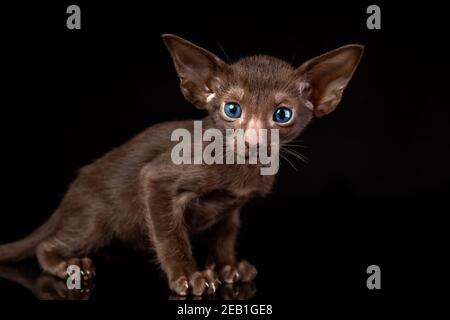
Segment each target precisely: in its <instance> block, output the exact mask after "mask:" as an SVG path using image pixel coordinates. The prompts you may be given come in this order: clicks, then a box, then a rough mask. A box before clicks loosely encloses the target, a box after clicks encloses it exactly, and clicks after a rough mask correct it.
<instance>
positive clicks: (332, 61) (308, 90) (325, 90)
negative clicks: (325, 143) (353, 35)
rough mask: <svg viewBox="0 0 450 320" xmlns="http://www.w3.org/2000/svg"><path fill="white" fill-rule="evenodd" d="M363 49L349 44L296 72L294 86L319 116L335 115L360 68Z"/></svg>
mask: <svg viewBox="0 0 450 320" xmlns="http://www.w3.org/2000/svg"><path fill="white" fill-rule="evenodd" d="M363 51H364V46H362V45H358V44H350V45H347V46H343V47H340V48H338V49H335V50H333V51H330V52H327V53H325V54H323V55H321V56H318V57H316V58H313V59H311V60H309V61H307V62H305V63H304V64H302V65H301V66H300V67H299V68H297V70H295V80H294V81H295V84H296V86H297V88H298V89H299V91H301V93H302V94H303V96H305V97H306V98H307V99H308V100H309V101H310V102H311V104H312V105H310V107H311V109H312V111H313V112H314V115H315V116H316V117H321V116H324V115H326V114H328V113H330V112H332V111H333V110H334V109H335V108H336V106H337V105H338V103H339V101H341V98H342V92H343V91H344V89H345V88H346V87H347V84H348V82H349V81H350V79H351V77H352V75H353V72H355V69H356V67H357V66H358V63H359V61H360V60H361V56H362V54H363Z"/></svg>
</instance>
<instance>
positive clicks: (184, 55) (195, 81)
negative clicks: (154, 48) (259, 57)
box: [162, 34, 228, 109]
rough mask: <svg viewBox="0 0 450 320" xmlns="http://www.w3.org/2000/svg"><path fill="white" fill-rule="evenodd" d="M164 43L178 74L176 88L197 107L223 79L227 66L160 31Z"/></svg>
mask: <svg viewBox="0 0 450 320" xmlns="http://www.w3.org/2000/svg"><path fill="white" fill-rule="evenodd" d="M162 38H163V40H164V43H165V44H166V46H167V49H169V52H170V55H171V56H172V59H173V63H174V65H175V69H176V70H177V73H178V76H179V77H180V87H181V92H182V93H183V95H184V97H185V98H186V100H188V101H189V102H190V103H192V104H194V105H195V106H197V107H198V108H200V109H204V108H206V107H207V105H208V102H209V101H210V99H211V98H212V97H214V94H215V92H216V89H217V87H218V86H220V83H221V82H223V81H224V79H222V77H224V76H225V73H226V70H227V69H228V65H227V64H226V63H225V62H224V61H222V60H221V59H220V58H218V57H217V56H216V55H214V54H212V53H211V52H209V51H207V50H205V49H202V48H200V47H198V46H196V45H195V44H193V43H191V42H189V41H186V40H184V39H182V38H180V37H178V36H175V35H172V34H163V35H162Z"/></svg>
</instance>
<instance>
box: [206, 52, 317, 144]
mask: <svg viewBox="0 0 450 320" xmlns="http://www.w3.org/2000/svg"><path fill="white" fill-rule="evenodd" d="M216 81H217V84H216V90H215V92H214V93H211V94H209V96H208V97H207V105H206V109H207V110H208V112H209V113H210V115H211V116H212V117H213V119H214V122H215V124H216V127H217V128H231V129H243V130H244V132H249V129H253V130H255V132H256V133H258V132H259V129H267V130H270V129H278V130H279V137H280V143H286V142H289V141H291V140H292V139H294V138H295V137H296V136H298V135H299V134H300V132H301V131H302V130H303V129H304V128H305V127H306V125H307V124H308V123H309V122H310V121H311V119H312V118H313V112H312V110H311V109H310V108H311V104H310V102H309V101H308V100H306V99H305V98H304V97H303V95H302V94H301V90H303V88H302V87H299V86H298V85H297V83H296V82H295V69H294V68H292V67H291V66H290V65H289V64H287V63H285V62H284V61H282V60H279V59H277V58H273V57H269V56H253V57H248V58H244V59H241V60H239V61H238V62H236V63H234V64H232V65H231V66H230V67H229V68H227V70H226V71H225V72H223V73H222V74H220V75H219V76H218V77H217V79H216ZM245 139H246V141H247V143H249V144H258V139H257V136H251V135H246V136H245Z"/></svg>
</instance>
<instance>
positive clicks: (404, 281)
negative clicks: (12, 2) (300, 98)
mask: <svg viewBox="0 0 450 320" xmlns="http://www.w3.org/2000/svg"><path fill="white" fill-rule="evenodd" d="M69 4H72V2H67V1H58V2H57V3H56V2H55V3H54V4H51V3H48V2H46V3H45V4H44V3H41V2H39V3H36V2H35V3H34V4H31V3H30V4H26V5H25V4H22V5H20V4H19V7H18V8H15V9H14V10H9V11H8V13H7V14H6V13H5V19H6V18H8V17H6V16H10V17H14V19H12V20H13V21H12V22H11V23H10V24H9V28H8V29H7V35H6V36H5V38H3V40H2V41H3V43H4V49H3V53H4V54H5V56H6V57H4V63H3V65H2V76H3V78H4V79H5V80H6V81H4V86H5V87H4V91H5V95H6V94H11V95H12V97H11V101H12V102H8V103H6V102H5V103H2V126H0V130H1V136H2V157H1V160H2V167H1V169H2V171H1V172H2V179H1V183H2V186H3V190H4V191H3V195H2V210H1V221H0V243H6V242H10V241H14V240H17V239H19V238H21V237H23V236H25V235H27V234H28V233H30V232H32V231H33V230H34V229H35V228H36V227H37V226H38V225H40V224H41V223H43V222H44V221H45V220H46V219H47V218H48V217H49V215H50V214H51V213H52V212H53V211H54V210H55V208H56V207H57V205H58V203H59V201H60V200H61V197H62V196H63V194H64V192H65V190H66V189H67V186H68V185H69V183H70V182H71V181H72V180H73V178H74V177H75V175H76V172H77V169H78V168H79V167H81V166H83V165H85V164H87V163H90V162H91V161H93V160H94V159H96V158H97V157H99V156H101V155H102V154H104V153H105V152H107V151H109V150H110V149H111V148H113V147H115V146H117V145H119V144H121V143H123V142H125V141H127V140H128V139H130V138H131V137H133V136H134V135H135V134H137V133H138V132H140V131H142V130H143V129H144V128H146V127H147V126H150V125H152V124H155V123H159V122H162V121H169V120H177V119H191V118H199V117H201V116H202V115H203V113H201V112H200V111H199V110H196V109H195V108H194V107H193V106H190V105H189V104H188V103H186V102H185V101H184V99H183V97H182V95H181V93H180V91H179V81H178V79H177V78H176V74H175V71H174V69H173V65H172V63H171V61H170V58H169V56H168V53H167V51H166V49H165V48H164V46H163V44H162V42H161V39H160V34H161V33H163V32H171V33H176V34H179V35H181V36H183V37H185V38H187V39H189V40H191V41H193V42H195V43H197V44H199V45H201V46H203V47H205V48H207V49H209V50H211V51H213V52H215V53H217V54H218V55H219V56H221V57H223V58H225V57H224V55H223V54H222V53H221V52H222V50H221V49H220V46H219V45H218V44H217V41H219V43H220V45H221V46H222V47H223V48H224V49H225V51H226V53H227V55H228V56H229V57H230V59H231V60H233V61H234V60H236V59H238V58H239V57H242V56H245V55H249V54H254V53H267V54H271V55H275V56H277V57H280V58H283V59H286V60H288V61H290V62H292V63H293V64H294V65H298V64H300V63H301V62H303V61H305V60H307V59H309V58H311V57H313V56H316V55H318V54H321V53H323V52H326V51H328V50H331V49H333V48H336V47H339V46H341V45H344V44H347V43H362V44H365V45H366V51H365V54H364V57H363V59H362V61H361V65H360V66H359V67H358V70H357V72H356V73H355V76H354V78H353V79H352V81H351V82H350V84H349V86H348V89H347V90H346V92H345V95H344V97H343V100H342V102H341V103H340V105H339V106H338V108H337V110H336V111H335V112H334V113H333V114H331V115H330V116H328V117H325V118H323V119H320V120H317V121H316V122H315V123H314V124H312V126H311V127H310V128H309V129H308V130H307V131H306V132H305V134H304V135H303V136H302V137H301V138H300V140H302V141H301V144H303V145H305V146H306V147H307V148H301V149H299V151H300V152H302V153H303V154H305V155H306V156H307V157H308V158H309V162H308V163H307V164H304V163H302V162H300V161H298V160H296V159H291V160H292V161H293V166H294V167H295V168H292V167H291V165H290V164H289V163H287V162H282V163H281V168H280V172H279V176H278V180H277V183H276V185H275V188H274V191H273V194H271V195H270V196H269V197H268V198H267V199H256V200H255V201H252V202H251V203H249V204H248V205H247V206H246V207H245V208H244V210H243V213H242V220H243V226H242V230H241V235H240V238H239V243H238V252H239V254H240V257H242V258H245V259H248V260H249V261H250V262H251V263H253V264H254V265H255V266H256V267H257V268H258V271H259V274H258V277H257V279H256V282H255V283H254V284H250V285H247V286H242V287H232V288H225V287H224V288H222V289H221V290H220V291H219V292H218V293H217V294H216V296H214V297H211V299H227V298H229V297H230V295H231V296H233V297H234V295H237V296H238V298H244V299H245V298H249V297H253V298H254V299H259V300H263V301H270V302H274V301H277V300H287V299H292V300H294V301H297V302H298V301H300V302H299V305H300V306H304V305H305V304H307V301H312V300H315V301H342V302H343V303H344V305H345V303H346V302H347V303H348V302H352V306H353V305H355V304H357V303H360V302H362V301H366V302H369V303H374V304H375V305H376V304H377V303H379V302H380V301H381V300H384V299H398V298H401V297H405V296H418V295H421V294H424V293H426V294H427V295H432V294H436V293H437V292H439V290H442V289H445V288H448V287H446V286H445V285H444V284H443V283H444V280H445V279H446V278H448V277H447V274H448V270H449V269H448V267H449V265H448V263H447V261H446V258H447V256H448V244H447V243H448V223H447V222H446V220H447V216H448V212H449V205H448V197H449V195H450V166H449V165H448V164H449V163H450V149H449V147H448V146H449V137H450V126H449V118H450V108H449V106H448V105H449V103H448V94H447V92H448V74H449V72H448V69H449V68H448V66H449V59H448V57H449V56H450V53H449V51H448V48H446V47H445V46H444V45H443V44H445V42H446V40H447V38H448V35H447V33H448V32H447V30H448V27H447V21H448V19H447V17H446V16H445V14H446V10H443V9H442V7H440V5H438V4H429V2H427V3H426V4H425V3H423V4H421V5H415V4H408V5H403V4H400V3H399V4H398V5H397V6H396V5H395V4H394V3H389V4H388V3H379V4H380V6H381V9H382V29H381V30H377V31H370V30H368V29H367V28H366V27H365V22H366V18H367V14H366V8H367V6H368V5H369V4H372V2H364V1H363V2H360V3H358V4H352V3H347V2H345V3H343V2H342V1H339V2H330V3H323V2H305V1H297V2H292V1H286V2H283V1H273V2H269V3H267V4H263V3H261V2H251V1H250V2H247V1H246V2H245V3H244V2H243V1H239V2H234V1H222V2H214V3H213V2H212V1H202V2H199V3H196V4H191V3H190V2H189V3H188V2H185V3H183V4H181V3H180V4H177V3H175V2H170V1H167V2H165V3H163V4H162V6H159V5H156V4H154V3H153V2H152V1H146V2H145V3H141V4H139V5H138V4H129V3H125V2H118V3H114V4H113V3H111V2H104V3H99V2H97V1H96V2H95V3H94V2H82V3H81V10H82V21H83V22H82V30H81V31H80V32H75V31H74V32H71V31H69V30H67V28H66V25H65V19H66V13H65V11H66V8H67V6H68V5H69ZM2 97H3V96H2ZM4 100H5V101H6V98H5V99H4ZM199 244H200V246H201V243H199ZM112 256H113V258H112V259H110V258H108V257H104V256H101V257H96V258H95V262H96V264H97V268H98V276H97V279H96V280H95V283H93V284H92V288H91V289H90V291H89V292H87V291H84V292H83V293H81V292H66V291H65V290H64V286H63V285H64V283H61V280H57V279H54V278H51V277H49V276H47V275H42V274H40V272H39V269H38V268H37V266H36V263H35V262H34V261H33V260H31V261H30V262H26V263H24V264H23V263H21V264H18V265H13V266H8V267H5V266H2V267H1V268H0V301H1V302H0V304H1V303H5V304H7V303H8V302H7V301H14V302H16V303H18V304H21V303H23V302H24V301H32V300H34V299H35V298H39V299H43V298H45V299H54V298H58V299H64V298H75V299H77V298H82V299H84V298H86V299H88V298H89V299H94V300H97V301H108V300H111V299H117V300H132V301H142V300H143V301H148V300H159V301H161V300H168V299H172V298H178V297H173V296H171V293H170V292H169V291H168V289H167V284H166V282H165V279H164V277H163V276H161V273H160V272H159V271H158V270H157V267H155V265H154V264H153V263H152V262H151V261H149V260H151V259H152V257H148V256H147V255H141V254H137V253H130V252H129V251H125V253H124V254H123V253H121V254H120V255H116V254H113V255H112ZM118 257H121V258H120V259H121V260H119V261H117V260H116V259H117V258H118ZM200 260H201V254H200ZM371 264H376V265H379V266H380V268H381V272H382V290H380V291H369V290H368V289H367V287H366V279H367V276H368V275H367V273H366V269H367V267H368V266H369V265H371ZM200 265H201V264H200ZM443 279H444V280H443ZM61 284H63V285H61ZM5 301H6V302H5ZM294 305H295V306H296V304H291V305H290V306H289V305H288V306H287V309H286V310H289V308H294Z"/></svg>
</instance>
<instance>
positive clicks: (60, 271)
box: [50, 257, 96, 281]
mask: <svg viewBox="0 0 450 320" xmlns="http://www.w3.org/2000/svg"><path fill="white" fill-rule="evenodd" d="M71 265H75V266H78V267H79V268H80V273H81V277H82V280H84V281H89V280H92V279H93V278H94V277H95V275H96V271H95V266H94V263H93V262H92V260H91V259H90V258H87V257H84V258H70V259H67V260H64V261H62V262H60V263H58V264H57V265H56V266H55V267H54V269H53V270H50V273H52V274H54V275H56V276H58V277H59V278H61V279H66V278H67V277H69V276H70V274H69V272H68V270H67V269H68V268H69V266H71Z"/></svg>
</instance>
